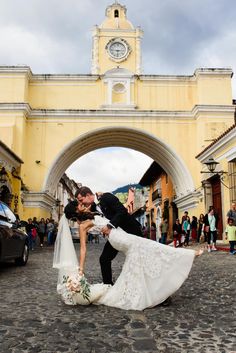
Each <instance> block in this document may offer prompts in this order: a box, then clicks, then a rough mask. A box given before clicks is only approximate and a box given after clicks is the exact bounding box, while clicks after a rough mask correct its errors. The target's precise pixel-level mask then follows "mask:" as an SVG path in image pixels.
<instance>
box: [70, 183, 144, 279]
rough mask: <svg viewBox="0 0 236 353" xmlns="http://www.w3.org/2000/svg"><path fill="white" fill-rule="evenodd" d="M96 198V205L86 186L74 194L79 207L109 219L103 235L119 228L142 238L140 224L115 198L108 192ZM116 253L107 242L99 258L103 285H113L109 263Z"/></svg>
mask: <svg viewBox="0 0 236 353" xmlns="http://www.w3.org/2000/svg"><path fill="white" fill-rule="evenodd" d="M96 196H97V199H98V201H99V203H98V205H96V203H95V202H94V200H95V195H94V194H93V192H92V191H91V189H90V188H88V187H87V186H82V187H81V188H79V189H78V190H77V191H76V193H75V197H76V198H77V200H78V202H79V205H83V206H85V207H87V208H88V207H89V210H90V211H91V212H96V211H98V212H99V211H102V213H103V215H104V216H105V217H106V218H108V219H109V221H110V222H109V223H108V224H107V225H106V226H105V227H103V229H102V233H103V234H105V235H109V234H110V231H111V229H112V228H117V227H120V228H122V229H123V230H124V231H126V232H127V233H131V234H135V235H138V236H142V231H141V225H140V223H139V222H138V221H137V220H136V219H135V218H134V216H132V215H130V214H129V213H128V211H127V209H126V208H125V207H124V205H122V203H121V202H120V201H119V199H118V198H117V197H116V196H114V195H113V194H111V193H108V192H105V193H97V194H96ZM117 253H118V251H117V250H116V249H114V248H113V247H112V245H111V244H110V243H109V241H107V242H106V244H105V246H104V249H103V251H102V254H101V256H100V266H101V272H102V278H103V283H104V284H113V282H112V269H111V261H112V260H113V259H114V258H115V257H116V255H117Z"/></svg>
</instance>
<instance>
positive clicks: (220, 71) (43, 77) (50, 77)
mask: <svg viewBox="0 0 236 353" xmlns="http://www.w3.org/2000/svg"><path fill="white" fill-rule="evenodd" d="M111 31H114V32H117V29H115V30H111ZM130 31H131V32H133V31H135V30H130ZM2 74H7V75H10V74H12V75H17V74H18V75H19V74H26V75H27V76H28V77H29V79H30V81H37V80H40V81H87V80H88V81H96V80H98V79H99V78H100V76H99V75H93V74H33V73H32V71H31V68H30V67H29V66H24V65H17V66H7V65H3V66H0V75H2ZM199 76H230V77H232V76H233V71H232V69H231V68H198V69H196V70H195V71H194V73H193V75H152V74H147V75H134V77H136V78H137V79H140V80H141V81H177V80H178V81H179V80H180V81H195V80H196V79H197V78H198V77H199Z"/></svg>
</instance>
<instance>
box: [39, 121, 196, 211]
mask: <svg viewBox="0 0 236 353" xmlns="http://www.w3.org/2000/svg"><path fill="white" fill-rule="evenodd" d="M103 147H126V148H131V149H134V150H136V151H139V152H142V153H144V154H146V155H148V156H149V157H151V158H152V159H153V160H155V161H156V162H157V163H158V164H159V165H160V166H161V167H162V168H163V169H164V170H165V171H166V173H167V174H168V175H169V176H170V177H171V179H172V182H173V185H174V189H175V193H176V196H177V201H178V199H179V202H180V203H181V200H183V198H184V199H186V202H184V206H185V204H186V206H188V207H189V203H191V204H192V203H193V199H194V200H195V201H196V195H194V183H193V179H192V176H191V174H190V172H189V170H188V168H187V167H186V165H185V163H184V162H183V160H182V159H181V158H180V157H179V156H178V155H177V154H176V152H175V151H174V150H173V149H172V148H170V146H168V145H167V144H166V143H165V142H163V141H162V140H160V139H159V138H157V137H155V136H153V135H151V134H149V133H146V132H143V131H141V130H138V129H133V128H125V127H110V128H102V129H96V130H93V131H91V132H89V133H86V134H83V135H81V136H79V137H78V138H77V139H75V140H73V141H72V142H71V143H70V144H68V145H67V146H65V147H64V149H63V150H62V151H61V152H60V153H59V154H58V156H57V157H56V158H55V160H54V162H53V163H52V165H51V168H50V169H49V171H48V174H47V175H46V178H45V182H44V185H43V190H42V191H43V192H47V193H50V194H51V195H53V194H54V193H55V189H56V185H57V183H58V182H59V180H60V178H61V176H62V175H63V173H64V172H65V170H66V169H67V168H68V167H69V166H70V165H71V164H72V163H73V162H74V161H75V160H77V159H78V158H80V157H81V156H83V155H85V154H86V153H88V152H91V151H93V150H96V149H99V148H103ZM190 199H191V201H190ZM195 201H194V202H195ZM192 207H193V205H192Z"/></svg>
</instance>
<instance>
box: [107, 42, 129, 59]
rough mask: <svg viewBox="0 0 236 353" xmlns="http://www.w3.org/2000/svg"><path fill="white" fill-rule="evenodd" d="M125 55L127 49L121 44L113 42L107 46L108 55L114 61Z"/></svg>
mask: <svg viewBox="0 0 236 353" xmlns="http://www.w3.org/2000/svg"><path fill="white" fill-rule="evenodd" d="M126 53H127V47H126V46H125V45H124V44H123V43H121V42H113V43H112V44H111V45H110V46H109V54H110V55H111V56H112V57H113V58H114V59H120V58H123V57H124V56H125V55H126Z"/></svg>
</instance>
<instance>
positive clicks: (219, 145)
mask: <svg viewBox="0 0 236 353" xmlns="http://www.w3.org/2000/svg"><path fill="white" fill-rule="evenodd" d="M232 141H236V127H235V128H234V129H232V130H231V131H229V132H228V133H227V134H226V135H225V136H222V137H221V138H220V139H219V140H218V141H216V142H213V144H212V145H211V146H209V147H208V148H206V149H205V151H203V152H202V153H200V154H199V155H197V157H196V158H197V159H198V160H199V161H200V162H201V163H204V161H205V160H207V159H208V158H209V157H210V156H213V155H215V154H218V153H219V152H221V151H222V150H225V148H226V146H227V144H231V143H232ZM217 161H218V160H217Z"/></svg>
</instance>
